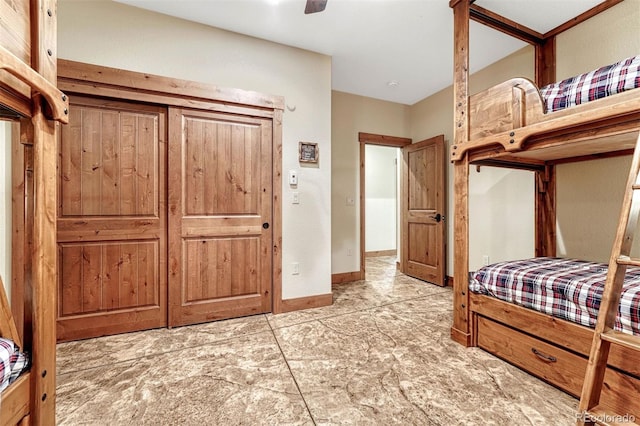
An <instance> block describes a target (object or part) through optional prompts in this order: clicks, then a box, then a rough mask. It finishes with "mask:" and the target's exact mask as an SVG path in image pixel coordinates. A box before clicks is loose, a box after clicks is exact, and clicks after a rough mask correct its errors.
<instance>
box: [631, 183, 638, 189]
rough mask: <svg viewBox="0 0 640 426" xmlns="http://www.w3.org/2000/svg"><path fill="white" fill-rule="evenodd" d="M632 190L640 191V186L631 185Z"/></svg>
mask: <svg viewBox="0 0 640 426" xmlns="http://www.w3.org/2000/svg"><path fill="white" fill-rule="evenodd" d="M631 189H640V184H638V183H634V184H633V185H631Z"/></svg>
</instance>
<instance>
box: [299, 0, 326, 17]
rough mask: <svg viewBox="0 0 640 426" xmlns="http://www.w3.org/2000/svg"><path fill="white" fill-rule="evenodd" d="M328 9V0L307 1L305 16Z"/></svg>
mask: <svg viewBox="0 0 640 426" xmlns="http://www.w3.org/2000/svg"><path fill="white" fill-rule="evenodd" d="M325 7H327V0H307V5H306V6H305V8H304V13H305V14H307V15H308V14H310V13H316V12H322V11H323V10H324V8H325Z"/></svg>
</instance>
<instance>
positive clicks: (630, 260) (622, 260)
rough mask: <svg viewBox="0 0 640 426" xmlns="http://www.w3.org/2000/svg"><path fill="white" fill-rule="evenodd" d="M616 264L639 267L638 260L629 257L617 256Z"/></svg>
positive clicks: (639, 260)
mask: <svg viewBox="0 0 640 426" xmlns="http://www.w3.org/2000/svg"><path fill="white" fill-rule="evenodd" d="M617 262H618V265H628V266H640V259H634V258H632V257H629V256H619V257H618V259H617Z"/></svg>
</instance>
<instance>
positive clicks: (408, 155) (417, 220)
mask: <svg viewBox="0 0 640 426" xmlns="http://www.w3.org/2000/svg"><path fill="white" fill-rule="evenodd" d="M402 156H403V162H402V180H401V183H400V186H401V193H402V200H401V216H402V225H401V227H402V229H401V236H402V250H401V254H402V261H401V264H402V272H404V273H405V274H407V275H411V276H412V277H415V278H419V279H421V280H424V281H429V282H431V283H434V284H438V285H440V286H444V285H445V276H446V275H445V266H446V265H445V253H446V248H445V241H446V238H445V235H446V234H445V231H446V226H445V223H444V209H445V203H446V198H445V167H444V165H445V163H444V161H445V158H444V136H442V135H440V136H436V137H434V138H431V139H427V140H424V141H421V142H417V143H414V144H412V145H408V146H406V147H404V148H402Z"/></svg>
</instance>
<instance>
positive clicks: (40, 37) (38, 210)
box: [30, 0, 57, 425]
mask: <svg viewBox="0 0 640 426" xmlns="http://www.w3.org/2000/svg"><path fill="white" fill-rule="evenodd" d="M31 11H32V12H31V13H32V16H31V18H32V21H31V22H32V66H33V68H34V70H35V71H37V72H38V73H39V74H40V75H42V76H43V77H44V78H45V79H46V80H48V81H49V82H51V83H53V84H54V85H55V84H56V80H57V63H56V61H57V4H56V0H32V2H31ZM32 123H33V145H34V147H33V149H34V152H33V162H34V163H33V169H34V170H33V173H34V188H35V197H34V198H35V206H34V223H33V252H32V254H33V257H32V274H33V283H32V290H33V300H32V303H33V346H32V351H33V357H32V359H33V365H32V367H31V377H32V383H31V408H32V409H31V413H30V415H31V421H32V422H33V424H34V425H53V424H55V418H56V411H55V401H56V317H57V315H56V310H57V294H56V293H57V291H56V289H57V276H56V270H57V258H56V251H57V248H56V173H55V170H56V164H57V162H56V153H57V147H56V125H55V122H54V121H49V120H47V119H46V117H45V115H44V99H43V98H42V96H41V95H36V96H35V97H34V98H33V118H32Z"/></svg>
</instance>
